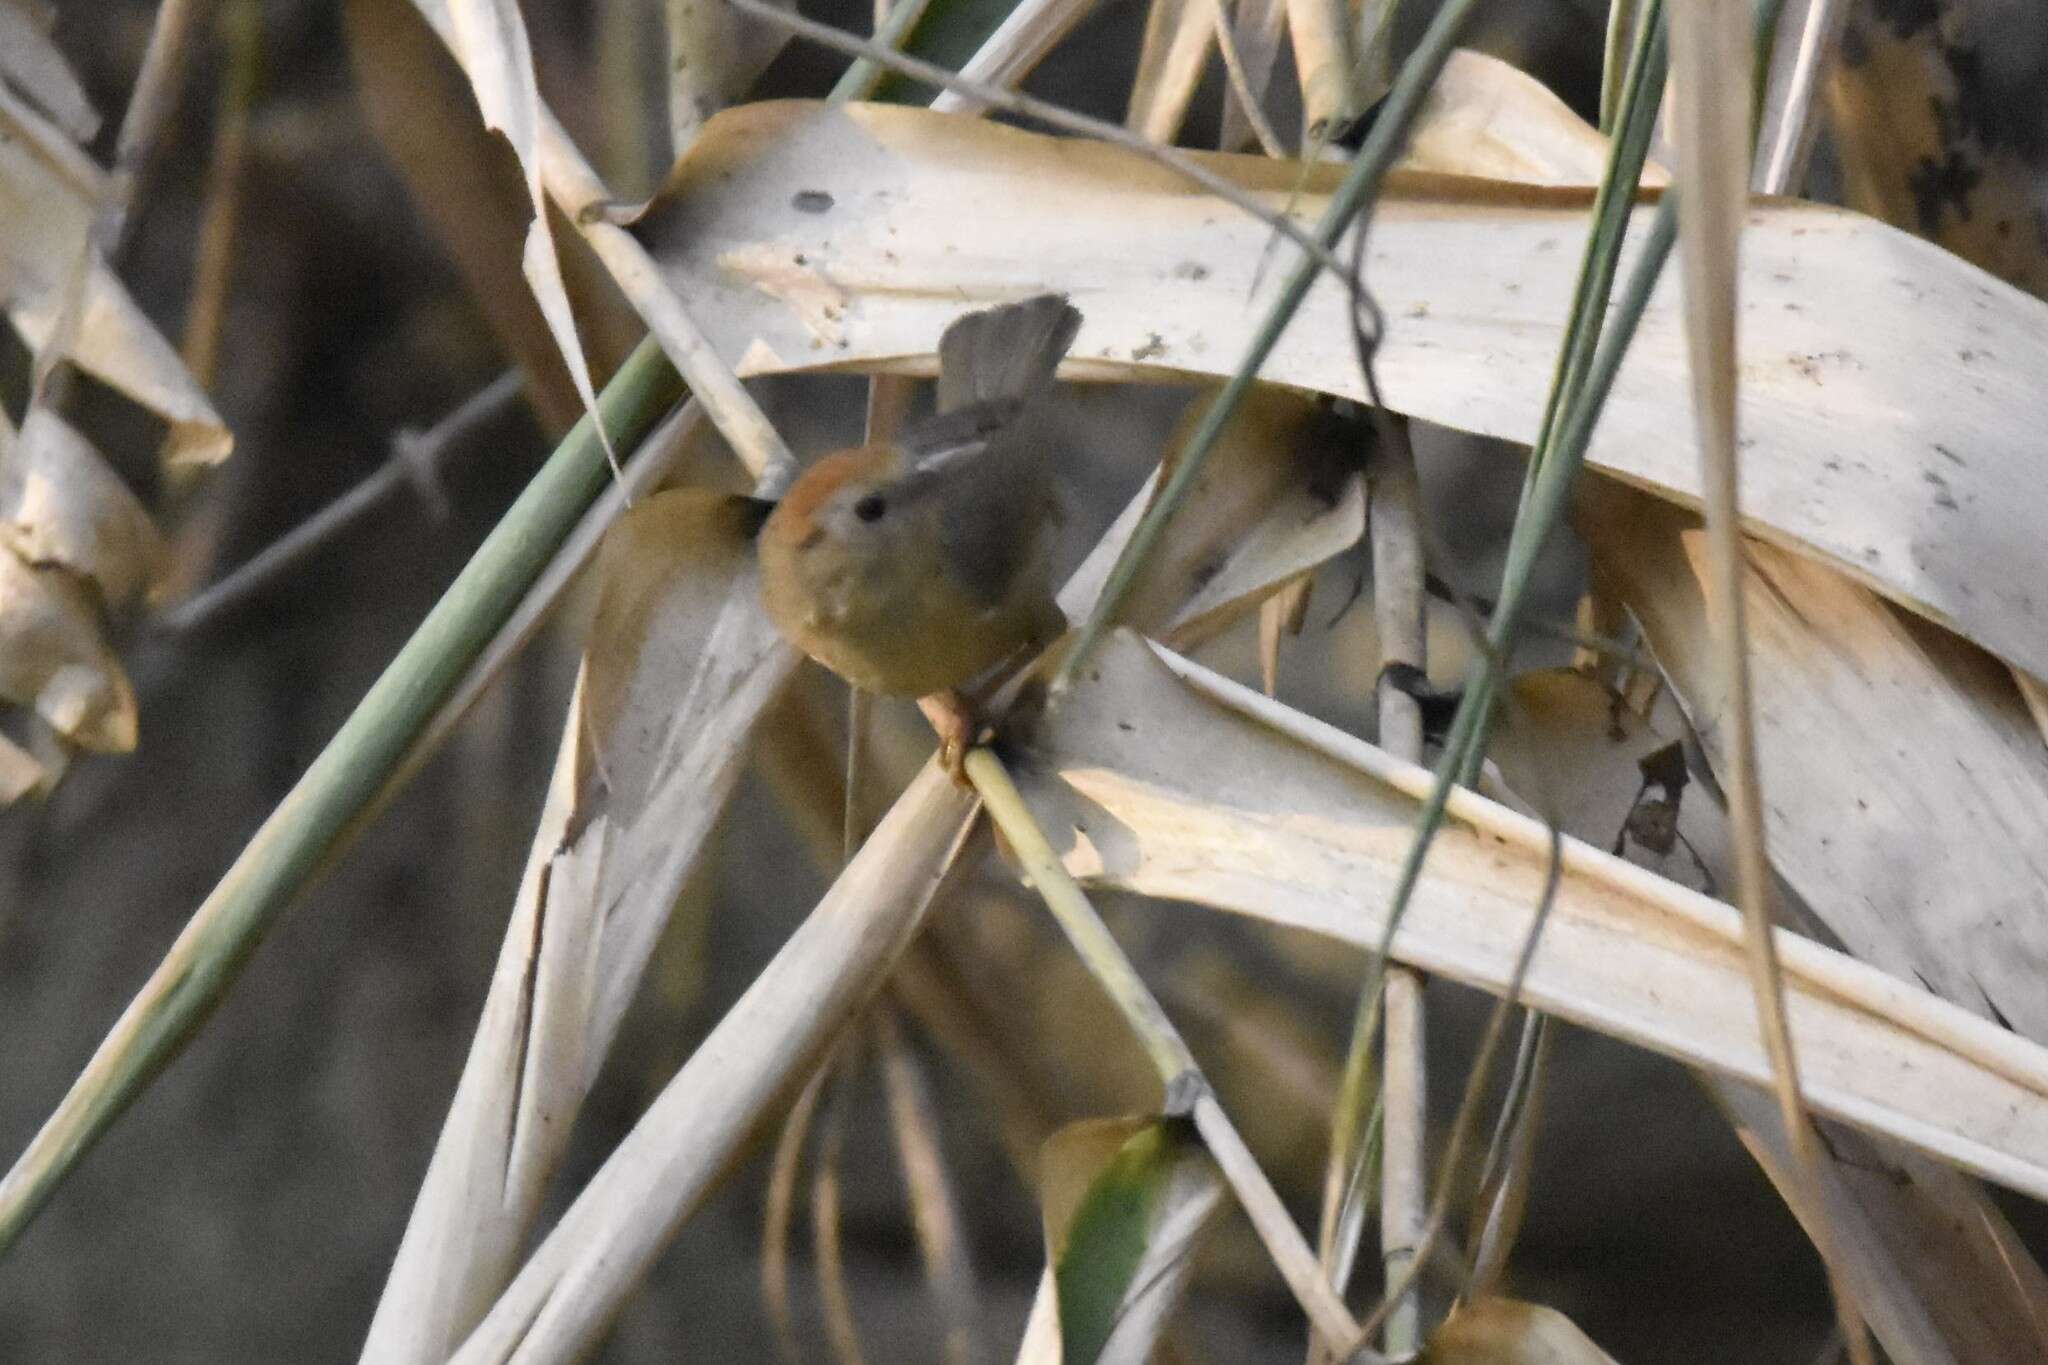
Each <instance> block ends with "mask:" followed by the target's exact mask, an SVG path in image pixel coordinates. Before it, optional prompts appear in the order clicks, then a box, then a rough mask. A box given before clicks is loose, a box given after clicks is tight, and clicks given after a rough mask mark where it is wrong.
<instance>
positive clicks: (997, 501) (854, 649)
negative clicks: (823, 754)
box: [760, 294, 1081, 774]
mask: <svg viewBox="0 0 2048 1365" xmlns="http://www.w3.org/2000/svg"><path fill="white" fill-rule="evenodd" d="M1080 327H1081V315H1080V313H1079V312H1077V311H1076V310H1075V309H1074V308H1073V306H1072V305H1070V304H1069V303H1068V302H1067V301H1066V300H1065V299H1064V298H1061V297H1059V296H1058V295H1054V294H1044V295H1040V296H1038V297H1036V298H1032V299H1026V300H1024V301H1023V302H1021V303H1013V304H1007V305H1004V306H1002V307H998V308H990V309H985V310H982V311H980V312H975V313H969V314H966V315H965V316H963V317H961V318H959V319H957V320H955V321H954V322H953V324H952V325H951V326H949V327H947V328H946V331H945V334H944V335H943V336H942V337H941V338H940V339H939V384H938V411H937V412H936V413H935V414H934V415H933V416H931V417H929V418H927V419H925V420H923V421H921V422H917V423H913V424H912V425H910V426H909V427H908V428H907V429H906V430H905V431H904V432H903V433H902V434H901V435H900V436H899V437H898V438H897V439H895V440H894V441H890V442H886V443H880V444H875V445H867V446H861V447H857V448H855V449H852V450H842V451H839V452H836V453H834V454H831V455H827V456H825V457H823V458H822V459H820V460H819V461H818V462H817V463H815V464H813V465H812V466H811V467H810V468H809V469H807V470H806V471H804V474H803V476H802V477H801V478H799V479H798V480H797V481H796V483H795V484H794V485H792V486H791V487H790V489H789V491H788V492H787V493H786V494H784V495H783V497H782V500H781V501H780V502H779V503H777V504H776V506H775V510H774V511H773V512H772V513H770V514H769V516H768V519H767V522H766V524H765V525H763V527H762V529H761V537H760V560H761V595H762V600H763V602H764V604H765V605H766V607H767V609H768V615H769V618H770V619H771V620H773V621H774V623H775V625H776V628H777V629H778V630H780V631H781V632H782V634H783V635H784V636H785V637H786V638H787V639H788V640H789V641H790V643H791V644H793V645H795V646H796V647H797V648H798V649H800V650H802V651H803V652H804V653H805V654H808V655H809V656H810V657H811V658H813V659H816V660H817V661H818V662H819V663H821V664H823V665H825V667H827V668H829V669H831V670H832V671H833V672H834V673H837V674H838V675H839V676H840V677H842V678H844V679H846V681H847V682H849V683H851V684H852V685H853V686H855V687H858V688H862V689H864V690H866V691H868V692H873V693H877V694H879V695H882V696H897V697H922V698H926V699H927V701H926V705H925V708H924V709H925V713H926V715H928V716H930V717H932V719H933V721H934V723H935V724H937V725H938V726H939V729H940V737H941V739H942V741H943V742H944V750H945V758H946V761H947V763H948V766H950V767H953V768H955V770H956V774H957V765H958V762H959V760H960V757H961V755H962V752H963V751H964V747H965V745H966V744H967V742H968V741H969V740H970V739H971V738H972V720H971V717H970V714H969V710H968V707H967V705H966V703H965V702H964V701H962V700H961V698H960V696H959V694H958V692H957V690H956V689H959V688H961V687H962V686H964V685H965V684H967V683H968V682H969V681H971V680H972V679H974V678H975V677H977V676H979V675H980V674H982V673H984V672H986V671H987V670H989V669H991V668H993V667H995V665H997V664H999V663H1001V662H1003V661H1004V660H1005V659H1008V658H1009V657H1011V656H1012V655H1014V654H1016V653H1018V652H1019V651H1020V650H1022V649H1024V648H1025V647H1026V646H1027V645H1033V644H1043V643H1046V642H1048V641H1050V640H1052V639H1054V638H1056V637H1057V636H1058V635H1059V633H1060V632H1061V631H1063V630H1064V629H1065V628H1066V618H1065V617H1064V616H1062V615H1061V613H1060V609H1059V607H1058V605H1057V604H1056V603H1055V602H1054V601H1053V585H1052V566H1051V563H1050V550H1051V540H1052V536H1051V534H1050V532H1051V529H1052V525H1053V523H1054V522H1055V521H1056V520H1057V503H1056V501H1055V499H1054V497H1053V492H1052V481H1051V471H1050V470H1049V469H1048V468H1047V465H1046V460H1045V454H1044V452H1043V451H1041V450H1040V449H1038V448H1036V447H1035V446H1034V445H1033V444H1032V443H1031V442H1030V441H1029V440H1028V439H1027V438H1026V437H1025V436H1024V434H1023V432H1022V431H1021V430H1020V428H1019V417H1020V416H1021V415H1022V414H1023V413H1024V412H1025V410H1026V409H1027V408H1028V407H1029V406H1030V405H1031V404H1032V403H1033V402H1034V401H1035V400H1037V399H1038V398H1039V397H1040V396H1042V395H1043V393H1044V392H1045V390H1046V389H1047V387H1048V386H1049V385H1050V384H1051V383H1052V378H1053V373H1054V371H1055V370H1057V369H1058V368H1059V363H1060V360H1061V359H1062V358H1063V357H1064V356H1065V355H1066V353H1067V348H1068V347H1069V346H1071V345H1072V344H1073V342H1074V336H1075V334H1076V333H1077V332H1078V331H1079V330H1080Z"/></svg>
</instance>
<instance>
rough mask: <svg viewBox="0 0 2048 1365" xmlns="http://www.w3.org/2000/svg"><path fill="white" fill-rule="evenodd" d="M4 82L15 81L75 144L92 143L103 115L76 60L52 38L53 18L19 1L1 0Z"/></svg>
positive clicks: (0, 56)
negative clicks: (73, 64) (77, 70)
mask: <svg viewBox="0 0 2048 1365" xmlns="http://www.w3.org/2000/svg"><path fill="white" fill-rule="evenodd" d="M0 80H4V81H6V82H7V84H9V85H12V86H13V87H14V88H15V89H17V90H19V91H20V92H21V93H22V94H23V95H25V96H27V97H28V99H29V101H30V102H31V103H32V104H34V105H35V106H36V107H37V108H38V109H40V110H42V111H43V113H44V114H46V115H48V116H49V119H50V121H51V122H52V123H54V124H56V125H57V126H58V127H59V128H62V129H63V130H64V132H65V135H66V136H68V137H69V138H70V139H71V140H72V141H73V142H90V141H92V139H93V137H94V135H96V134H97V133H98V132H99V130H100V116H99V113H98V111H96V110H95V109H94V108H93V107H92V100H91V99H90V98H88V97H87V95H86V93H85V87H84V86H82V85H80V84H79V83H78V77H77V76H76V75H74V74H73V73H72V70H71V64H70V63H69V62H67V61H65V60H64V54H63V53H62V52H59V51H58V50H57V45H56V44H55V43H53V42H51V41H50V36H49V19H48V17H47V16H43V17H38V16H37V15H36V14H34V13H33V12H32V11H31V10H30V9H29V8H28V7H27V6H26V5H23V4H21V3H19V0H0Z"/></svg>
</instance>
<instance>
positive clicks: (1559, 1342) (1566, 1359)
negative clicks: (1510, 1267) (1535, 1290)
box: [1416, 1298, 1614, 1365]
mask: <svg viewBox="0 0 2048 1365" xmlns="http://www.w3.org/2000/svg"><path fill="white" fill-rule="evenodd" d="M1416 1365H1614V1357H1612V1356H1610V1355H1608V1354H1607V1352H1605V1351H1603V1350H1601V1349H1600V1348H1599V1347H1598V1346H1595V1345H1594V1344H1593V1342H1592V1339H1591V1338H1590V1337H1588V1336H1587V1335H1586V1334H1585V1333H1584V1332H1581V1331H1580V1330H1579V1329H1578V1326H1577V1325H1576V1324H1575V1323H1573V1322H1572V1320H1571V1319H1570V1318H1568V1317H1566V1316H1565V1315H1564V1314H1562V1313H1560V1312H1558V1311H1557V1310H1556V1309H1555V1308H1545V1307H1544V1306H1543V1305H1542V1304H1537V1303H1522V1302H1520V1301H1518V1300H1515V1299H1496V1298H1484V1299H1474V1300H1473V1301H1472V1302H1470V1303H1464V1304H1460V1305H1459V1306H1458V1307H1457V1309H1456V1310H1454V1311H1453V1312H1452V1313H1451V1315H1450V1316H1449V1317H1448V1318H1445V1319H1444V1321H1443V1325H1442V1326H1440V1327H1438V1328H1437V1329H1436V1331H1434V1332H1432V1333H1431V1334H1430V1338H1429V1344H1428V1345H1427V1346H1426V1347H1424V1348H1423V1352H1422V1355H1421V1356H1420V1357H1419V1358H1417V1360H1416Z"/></svg>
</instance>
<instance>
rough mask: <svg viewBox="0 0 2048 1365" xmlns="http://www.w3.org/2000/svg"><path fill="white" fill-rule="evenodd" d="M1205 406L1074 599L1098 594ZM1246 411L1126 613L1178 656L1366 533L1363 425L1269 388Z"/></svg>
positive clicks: (1199, 404) (1173, 439) (1077, 584)
mask: <svg viewBox="0 0 2048 1365" xmlns="http://www.w3.org/2000/svg"><path fill="white" fill-rule="evenodd" d="M1207 402H1208V400H1207V396H1206V395H1203V396H1200V397H1197V398H1196V399H1195V400H1193V401H1191V402H1190V403H1189V404H1188V408H1187V412H1186V413H1185V415H1184V416H1183V417H1182V419H1181V421H1180V423H1179V424H1178V425H1177V426H1176V427H1175V429H1174V432H1173V434H1172V435H1171V436H1169V437H1168V438H1167V444H1166V453H1165V455H1164V457H1163V464H1162V467H1161V469H1160V470H1159V471H1156V472H1155V473H1154V474H1153V476H1152V478H1151V479H1150V480H1149V481H1148V482H1147V483H1146V485H1145V487H1144V489H1142V490H1141V491H1140V493H1139V495H1138V497H1136V498H1135V499H1133V500H1132V502H1131V504H1130V505H1129V506H1128V507H1127V508H1126V509H1125V510H1124V513H1123V515H1122V517H1121V518H1119V520H1118V522H1117V523H1116V526H1115V527H1114V528H1113V530H1112V531H1111V533H1110V534H1109V535H1107V536H1105V537H1104V539H1103V541H1102V543H1101V544H1099V545H1097V546H1096V548H1095V550H1094V551H1093V552H1092V553H1091V554H1090V555H1089V556H1088V558H1087V559H1086V560H1085V561H1084V562H1083V563H1082V565H1081V567H1080V568H1079V569H1078V570H1076V571H1075V574H1074V577H1073V579H1072V581H1071V582H1070V583H1069V584H1068V587H1067V590H1066V591H1067V593H1068V594H1082V593H1085V594H1087V595H1089V596H1090V597H1092V596H1093V595H1094V594H1095V593H1097V592H1099V591H1100V590H1101V587H1102V584H1103V582H1104V581H1105V580H1106V579H1107V578H1108V576H1109V570H1110V566H1111V565H1112V564H1113V563H1114V562H1115V559H1116V552H1118V551H1120V550H1121V548H1122V546H1123V542H1124V540H1125V539H1126V538H1127V537H1128V536H1129V534H1130V532H1131V529H1132V528H1133V527H1135V526H1136V525H1137V520H1138V518H1139V516H1141V515H1142V514H1143V512H1144V509H1145V507H1146V506H1148V505H1149V504H1150V502H1151V499H1152V495H1153V493H1154V490H1156V489H1157V487H1158V486H1159V483H1160V481H1161V480H1162V479H1163V478H1165V477H1166V474H1167V471H1168V470H1170V469H1171V468H1172V465H1173V461H1174V460H1175V459H1176V458H1177V456H1178V452H1179V450H1180V448H1181V446H1182V444H1183V443H1184V442H1185V441H1186V440H1187V438H1188V435H1189V434H1190V433H1191V432H1192V431H1193V430H1194V428H1195V426H1196V424H1197V423H1198V422H1199V420H1200V418H1201V415H1202V411H1203V409H1204V408H1205V407H1206V406H1207ZM1243 414H1244V417H1245V420H1244V421H1242V422H1239V423H1236V424H1234V425H1233V426H1231V427H1230V428H1229V429H1228V430H1227V431H1226V432H1225V433H1224V435H1223V438H1222V440H1221V441H1220V442H1219V443H1218V445H1217V448H1216V450H1215V453H1214V454H1213V455H1211V457H1210V460H1209V463H1208V465H1207V466H1206V467H1205V468H1204V470H1203V477H1202V481H1201V483H1200V484H1199V485H1197V487H1196V489H1195V491H1194V493H1193V494H1192V495H1191V496H1190V497H1189V499H1188V501H1187V503H1186V505H1185V506H1183V507H1182V509H1181V511H1180V513H1179V515H1178V516H1176V517H1175V519H1174V524H1173V535H1172V536H1171V537H1169V538H1168V539H1167V540H1166V542H1165V543H1164V544H1162V545H1161V546H1160V548H1159V551H1158V553H1156V554H1154V555H1153V556H1152V558H1151V559H1150V560H1149V561H1148V562H1147V564H1146V566H1145V572H1144V575H1143V576H1142V577H1141V578H1140V579H1139V580H1138V582H1137V585H1136V586H1135V587H1134V588H1133V589H1132V592H1131V596H1130V598H1129V599H1128V601H1127V604H1126V606H1125V614H1124V619H1125V620H1126V621H1127V622H1129V623H1130V624H1132V625H1134V626H1136V627H1138V628H1139V629H1141V630H1144V631H1146V632H1147V633H1149V634H1154V635H1158V636H1160V637H1161V638H1163V639H1166V640H1168V641H1170V642H1171V643H1172V644H1173V645H1174V646H1175V647H1176V648H1180V649H1191V648H1193V647H1194V646H1196V645H1197V644H1200V643H1201V642H1202V641H1204V640H1207V639H1209V638H1211V637H1212V636H1214V635H1215V634H1216V633H1217V632H1219V631H1221V630H1222V629H1223V628H1224V627H1226V626H1228V625H1229V624H1230V623H1231V622H1232V621H1235V620H1236V619H1238V617H1240V616H1242V615H1243V614H1244V613H1245V612H1247V611H1249V610H1250V609H1251V608H1252V607H1253V606H1255V605H1256V604H1257V603H1258V602H1260V601H1261V600H1263V599H1264V598H1265V597H1267V596H1268V595H1269V594H1271V593H1273V592H1275V591H1278V590H1280V589H1282V588H1284V587H1285V586H1286V585H1287V584H1288V583H1290V582H1292V581H1293V580H1295V579H1296V578H1298V577H1300V575H1302V574H1303V573H1305V572H1307V571H1309V570H1311V569H1314V568H1315V567H1316V566H1317V565H1319V564H1322V563H1324V562H1325V561H1327V560H1329V559H1332V558H1335V557H1336V556H1337V555H1340V554H1342V553H1344V551H1346V550H1348V549H1350V548H1351V547H1352V546H1353V545H1356V544H1357V543H1358V538H1359V537H1360V536H1361V535H1363V534H1364V533H1365V488H1364V480H1363V479H1362V478H1361V476H1360V475H1359V473H1358V454H1359V450H1358V445H1359V442H1360V441H1361V440H1362V439H1363V437H1362V435H1361V432H1360V429H1359V428H1357V427H1354V426H1350V425H1349V424H1347V423H1345V422H1343V421H1342V420H1341V419H1337V418H1335V417H1333V416H1332V415H1331V414H1330V413H1328V412H1327V411H1325V410H1323V409H1322V408H1320V407H1319V406H1318V405H1317V404H1316V402H1315V401H1314V400H1313V399H1311V398H1308V397H1306V396H1304V395H1302V394H1298V393H1293V392H1290V391H1288V390H1285V389H1279V388H1274V387H1271V386H1261V387H1259V388H1256V389H1254V390H1253V391H1252V392H1251V394H1250V395H1249V396H1248V397H1247V398H1246V399H1245V401H1244V405H1243ZM1069 617H1070V619H1071V618H1072V613H1071V612H1069Z"/></svg>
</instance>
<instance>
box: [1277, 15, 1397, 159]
mask: <svg viewBox="0 0 2048 1365" xmlns="http://www.w3.org/2000/svg"><path fill="white" fill-rule="evenodd" d="M1286 4H1287V34H1288V37H1290V38H1291V39H1293V41H1294V70H1295V75H1296V78H1297V79H1298V80H1299V81H1300V82H1301V111H1302V112H1301V119H1302V137H1303V140H1304V141H1306V142H1313V141H1314V140H1315V139H1317V138H1319V137H1321V136H1323V135H1324V134H1325V133H1327V132H1335V131H1337V130H1338V129H1339V128H1340V127H1341V125H1343V124H1345V123H1348V122H1349V121H1350V120H1351V119H1352V118H1354V117H1356V116H1357V115H1358V114H1359V113H1360V112H1362V111H1363V110H1364V108H1365V100H1366V98H1367V97H1368V96H1370V97H1374V98H1376V97H1377V96H1378V94H1379V93H1380V92H1378V91H1366V90H1362V89H1354V88H1353V85H1352V76H1353V71H1354V68H1355V67H1356V66H1357V60H1358V52H1357V45H1356V42H1355V41H1354V38H1353V34H1352V22H1351V7H1350V6H1349V5H1348V4H1346V3H1345V0H1286Z"/></svg>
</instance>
